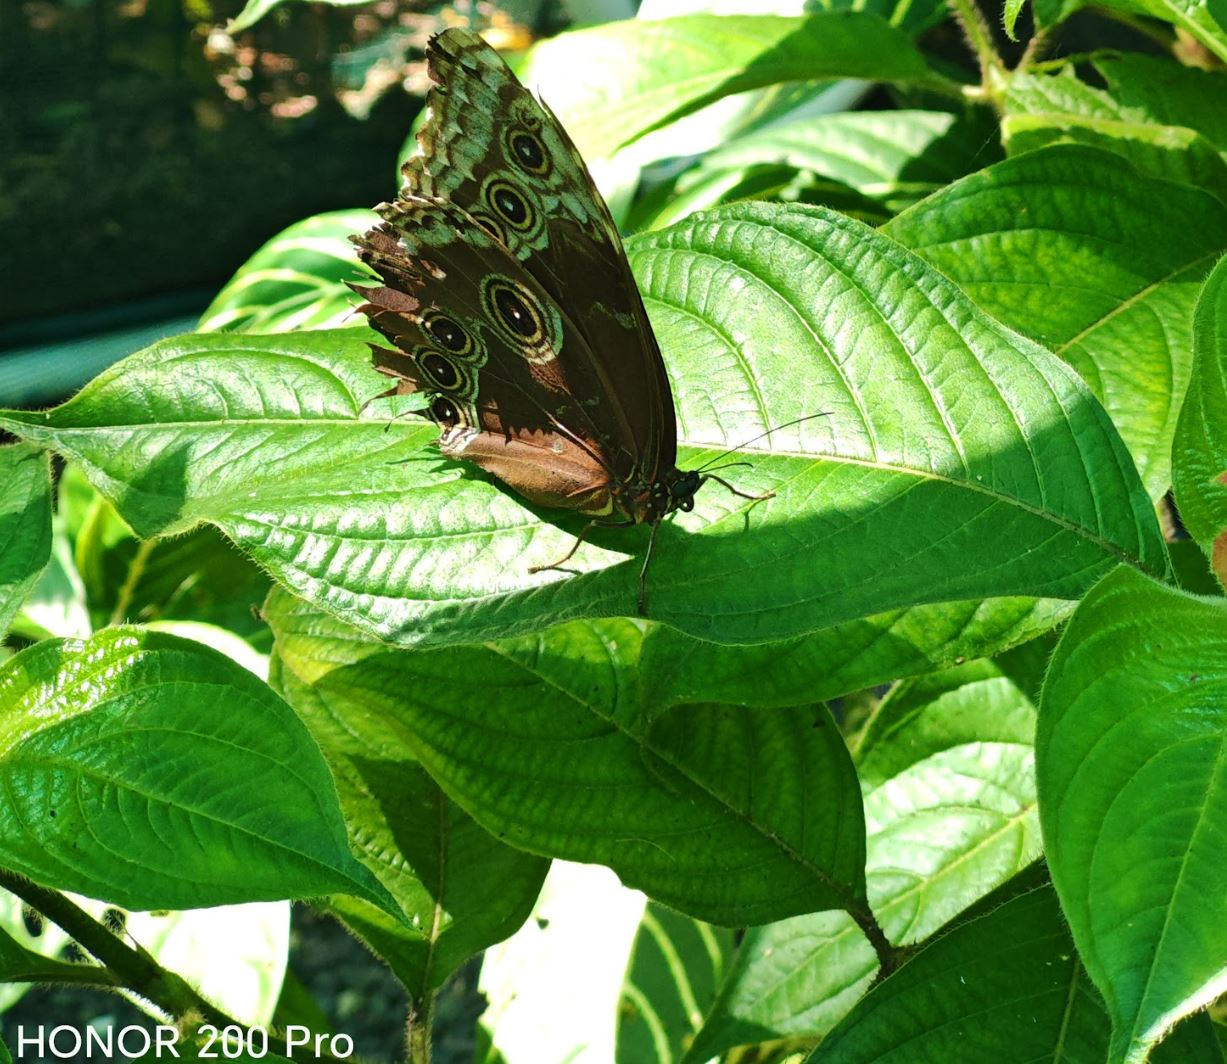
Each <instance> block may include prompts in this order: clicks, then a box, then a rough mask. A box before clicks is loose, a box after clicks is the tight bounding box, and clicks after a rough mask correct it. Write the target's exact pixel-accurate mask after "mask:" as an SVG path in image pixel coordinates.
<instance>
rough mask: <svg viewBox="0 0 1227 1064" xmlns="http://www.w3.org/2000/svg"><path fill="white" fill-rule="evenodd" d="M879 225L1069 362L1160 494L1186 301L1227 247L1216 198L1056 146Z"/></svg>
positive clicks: (1187, 353) (1224, 211)
mask: <svg viewBox="0 0 1227 1064" xmlns="http://www.w3.org/2000/svg"><path fill="white" fill-rule="evenodd" d="M885 229H886V232H888V233H889V234H890V235H891V236H893V237H894V238H895V239H897V240H900V241H902V242H903V243H904V244H906V245H907V246H908V247H910V248H912V249H913V250H914V251H916V252H917V253H918V254H919V255H920V256H921V257H922V258H924V259H925V260H926V261H928V262H930V263H932V264H933V265H934V266H936V267H938V268H939V269H940V270H942V271H943V272H944V273H945V274H946V275H947V276H949V277H951V278H953V279H954V280H955V281H957V282H958V283H959V284H960V285H961V286H962V287H963V289H964V290H965V291H966V292H967V294H968V295H970V296H971V297H972V299H974V300H975V301H976V302H977V303H978V304H979V305H980V306H982V307H983V308H984V309H985V310H987V311H988V312H989V313H991V314H993V315H994V316H996V317H997V318H999V319H1000V320H1001V321H1003V322H1005V324H1006V325H1008V326H1010V327H1011V328H1014V329H1017V330H1018V331H1019V332H1022V333H1024V334H1025V335H1027V336H1030V337H1032V338H1034V339H1036V340H1038V341H1040V342H1041V343H1043V344H1045V345H1046V346H1048V347H1049V348H1051V349H1052V350H1053V351H1055V352H1056V353H1057V354H1058V355H1060V356H1061V358H1063V359H1064V360H1065V361H1066V362H1068V363H1069V364H1070V365H1071V366H1073V368H1074V369H1076V370H1077V371H1078V373H1079V374H1081V376H1082V377H1083V378H1084V379H1085V380H1086V381H1087V383H1088V384H1089V385H1090V386H1091V388H1092V389H1093V390H1094V391H1095V393H1096V395H1098V396H1099V397H1100V398H1101V399H1102V400H1103V402H1104V405H1105V406H1106V408H1107V410H1108V413H1109V414H1111V415H1112V419H1113V421H1114V423H1115V424H1116V425H1117V427H1118V428H1119V429H1120V432H1121V435H1122V436H1123V437H1124V439H1125V442H1126V443H1127V444H1128V445H1129V449H1130V451H1131V452H1132V454H1133V457H1134V459H1135V460H1136V462H1137V465H1138V469H1139V470H1140V472H1141V474H1142V479H1143V481H1144V482H1145V484H1146V486H1147V489H1148V490H1149V491H1150V493H1151V494H1152V496H1154V497H1155V498H1158V497H1159V496H1160V495H1162V494H1163V493H1164V492H1165V491H1166V490H1167V488H1168V487H1169V485H1170V483H1171V461H1170V459H1171V447H1172V436H1173V434H1174V432H1175V427H1176V418H1177V416H1178V415H1179V413H1180V405H1181V402H1182V401H1183V399H1184V392H1185V389H1186V388H1187V386H1188V381H1189V375H1190V371H1191V366H1192V324H1193V304H1194V301H1195V300H1196V299H1197V293H1198V291H1199V290H1200V288H1201V284H1202V282H1203V281H1204V279H1205V277H1206V275H1207V274H1208V273H1209V271H1210V268H1211V267H1212V266H1213V265H1214V262H1215V260H1216V259H1217V258H1218V257H1219V256H1220V255H1221V254H1222V253H1223V251H1224V250H1227V204H1224V203H1223V202H1222V201H1220V200H1218V199H1216V198H1215V197H1213V196H1211V195H1210V194H1209V193H1206V192H1202V191H1199V190H1197V189H1193V188H1189V187H1187V186H1184V185H1177V184H1174V183H1171V182H1167V181H1160V180H1157V179H1154V178H1149V177H1146V176H1145V175H1143V174H1141V173H1139V172H1138V171H1137V170H1136V169H1135V168H1134V167H1133V166H1132V165H1130V164H1129V163H1128V162H1127V161H1125V160H1124V159H1122V158H1121V157H1120V156H1119V155H1115V154H1112V153H1109V152H1104V151H1100V150H1097V149H1093V148H1085V147H1080V146H1073V145H1060V146H1056V147H1052V148H1046V149H1043V150H1042V151H1035V152H1029V153H1027V154H1025V155H1020V156H1017V157H1016V158H1012V159H1007V160H1006V161H1005V162H1002V163H998V164H997V165H996V166H992V167H990V168H989V169H987V170H984V171H982V172H981V173H978V174H972V175H971V176H970V177H966V178H964V179H963V180H961V181H957V182H955V183H954V184H953V185H950V186H949V187H948V188H945V189H943V190H942V191H941V192H939V193H937V194H936V195H934V196H930V197H929V198H928V199H927V200H925V201H923V202H922V203H919V204H917V205H916V206H915V207H913V208H912V209H911V210H909V211H905V212H904V213H903V214H901V215H899V217H897V218H896V219H894V220H893V221H892V222H890V223H889V224H888V225H887V226H886V227H885Z"/></svg>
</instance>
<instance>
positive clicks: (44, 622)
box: [12, 515, 92, 642]
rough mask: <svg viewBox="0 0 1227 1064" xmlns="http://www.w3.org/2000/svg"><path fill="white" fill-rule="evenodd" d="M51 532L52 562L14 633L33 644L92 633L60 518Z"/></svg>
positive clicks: (18, 618)
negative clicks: (39, 641) (40, 640)
mask: <svg viewBox="0 0 1227 1064" xmlns="http://www.w3.org/2000/svg"><path fill="white" fill-rule="evenodd" d="M51 529H52V532H51V560H50V561H49V562H48V564H47V568H45V569H44V570H43V572H42V575H41V576H40V577H39V578H38V583H37V584H35V585H34V589H33V590H32V591H31V592H30V593H29V594H28V595H27V596H26V598H25V602H24V603H22V606H21V610H20V611H19V612H18V614H17V616H16V617H15V618H14V620H13V627H12V631H13V633H14V634H15V635H20V636H22V637H24V638H26V639H29V640H30V641H32V642H35V641H37V640H39V639H49V638H53V637H56V636H67V637H70V638H84V637H85V636H88V635H89V634H90V631H91V630H92V629H91V626H90V619H89V610H88V609H87V607H86V602H85V586H84V585H83V584H82V583H81V575H80V573H78V572H77V567H76V564H75V563H74V562H73V558H72V547H71V545H70V543H69V540H68V536H67V535H65V534H64V532H63V522H62V520H60V519H59V515H53V517H52V523H51Z"/></svg>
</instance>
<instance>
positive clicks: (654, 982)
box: [617, 902, 733, 1064]
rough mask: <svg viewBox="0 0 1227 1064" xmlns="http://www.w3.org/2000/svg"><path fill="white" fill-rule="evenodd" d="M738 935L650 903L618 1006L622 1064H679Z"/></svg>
mask: <svg viewBox="0 0 1227 1064" xmlns="http://www.w3.org/2000/svg"><path fill="white" fill-rule="evenodd" d="M732 953H733V932H732V931H729V930H728V929H727V928H720V927H712V926H710V925H709V924H704V923H701V922H700V921H698V920H693V919H691V918H690V917H688V916H682V915H681V914H680V913H675V912H673V911H672V910H671V909H668V908H666V907H665V906H663V905H660V904H659V903H657V902H649V903H648V906H647V908H646V909H645V911H644V914H643V921H642V923H640V925H639V932H638V934H636V935H635V941H634V944H633V945H632V947H631V957H630V962H629V964H628V965H627V970H626V980H625V982H624V983H623V985H622V1000H621V1002H620V1004H619V1007H618V1040H617V1047H618V1056H617V1060H618V1064H675V1062H676V1061H678V1060H680V1059H681V1057H682V1055H683V1053H684V1051H685V1047H686V1045H687V1044H688V1043H689V1042H690V1041H691V1039H692V1038H693V1036H694V1032H695V1029H696V1027H697V1025H698V1023H699V1022H700V1020H701V1018H702V1016H703V1014H704V1013H705V1012H706V1011H707V1009H708V1007H709V1006H710V1005H711V1003H712V999H713V998H714V996H715V993H716V988H717V986H719V984H720V979H721V977H722V976H723V975H724V970H725V967H726V966H727V964H728V961H729V958H730V956H731V955H732Z"/></svg>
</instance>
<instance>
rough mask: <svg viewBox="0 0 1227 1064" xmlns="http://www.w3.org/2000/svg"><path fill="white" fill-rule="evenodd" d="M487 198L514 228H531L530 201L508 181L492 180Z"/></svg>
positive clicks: (487, 190) (500, 215)
mask: <svg viewBox="0 0 1227 1064" xmlns="http://www.w3.org/2000/svg"><path fill="white" fill-rule="evenodd" d="M486 200H487V202H488V203H489V204H490V206H492V207H493V208H494V209H495V211H497V212H498V215H499V217H501V218H502V219H503V220H504V221H506V222H507V223H508V224H509V225H510V226H511V227H512V228H513V229H528V228H531V226H532V224H533V213H532V211H531V210H530V209H529V206H528V202H527V201H526V200H525V199H524V197H523V196H521V195H520V194H519V193H518V192H517V191H516V190H515V189H514V188H512V187H511V185H509V184H508V183H507V182H506V181H493V182H491V183H490V184H489V185H488V186H487V188H486Z"/></svg>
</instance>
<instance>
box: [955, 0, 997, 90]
mask: <svg viewBox="0 0 1227 1064" xmlns="http://www.w3.org/2000/svg"><path fill="white" fill-rule="evenodd" d="M950 10H951V11H953V12H954V17H955V21H957V22H958V24H959V26H960V27H961V28H962V30H963V36H964V37H965V38H966V40H967V46H968V47H969V48H970V49H971V50H972V52H973V54H974V55H975V57H976V61H977V62H978V63H979V64H980V86H981V88H983V89H984V92H985V94H986V95H987V96H988V97H989V99H995V98H996V96H997V94H998V92H999V90H1000V87H1001V83H1002V80H1003V77H1002V76H1003V74H1004V72H1005V68H1004V67H1003V65H1002V62H1001V57H1000V56H999V55H998V54H997V48H996V46H995V45H994V44H993V31H992V30H991V29H989V25H988V21H987V20H986V19H985V17H984V12H982V11H981V10H980V7H979V5H978V4H977V3H976V0H950Z"/></svg>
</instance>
